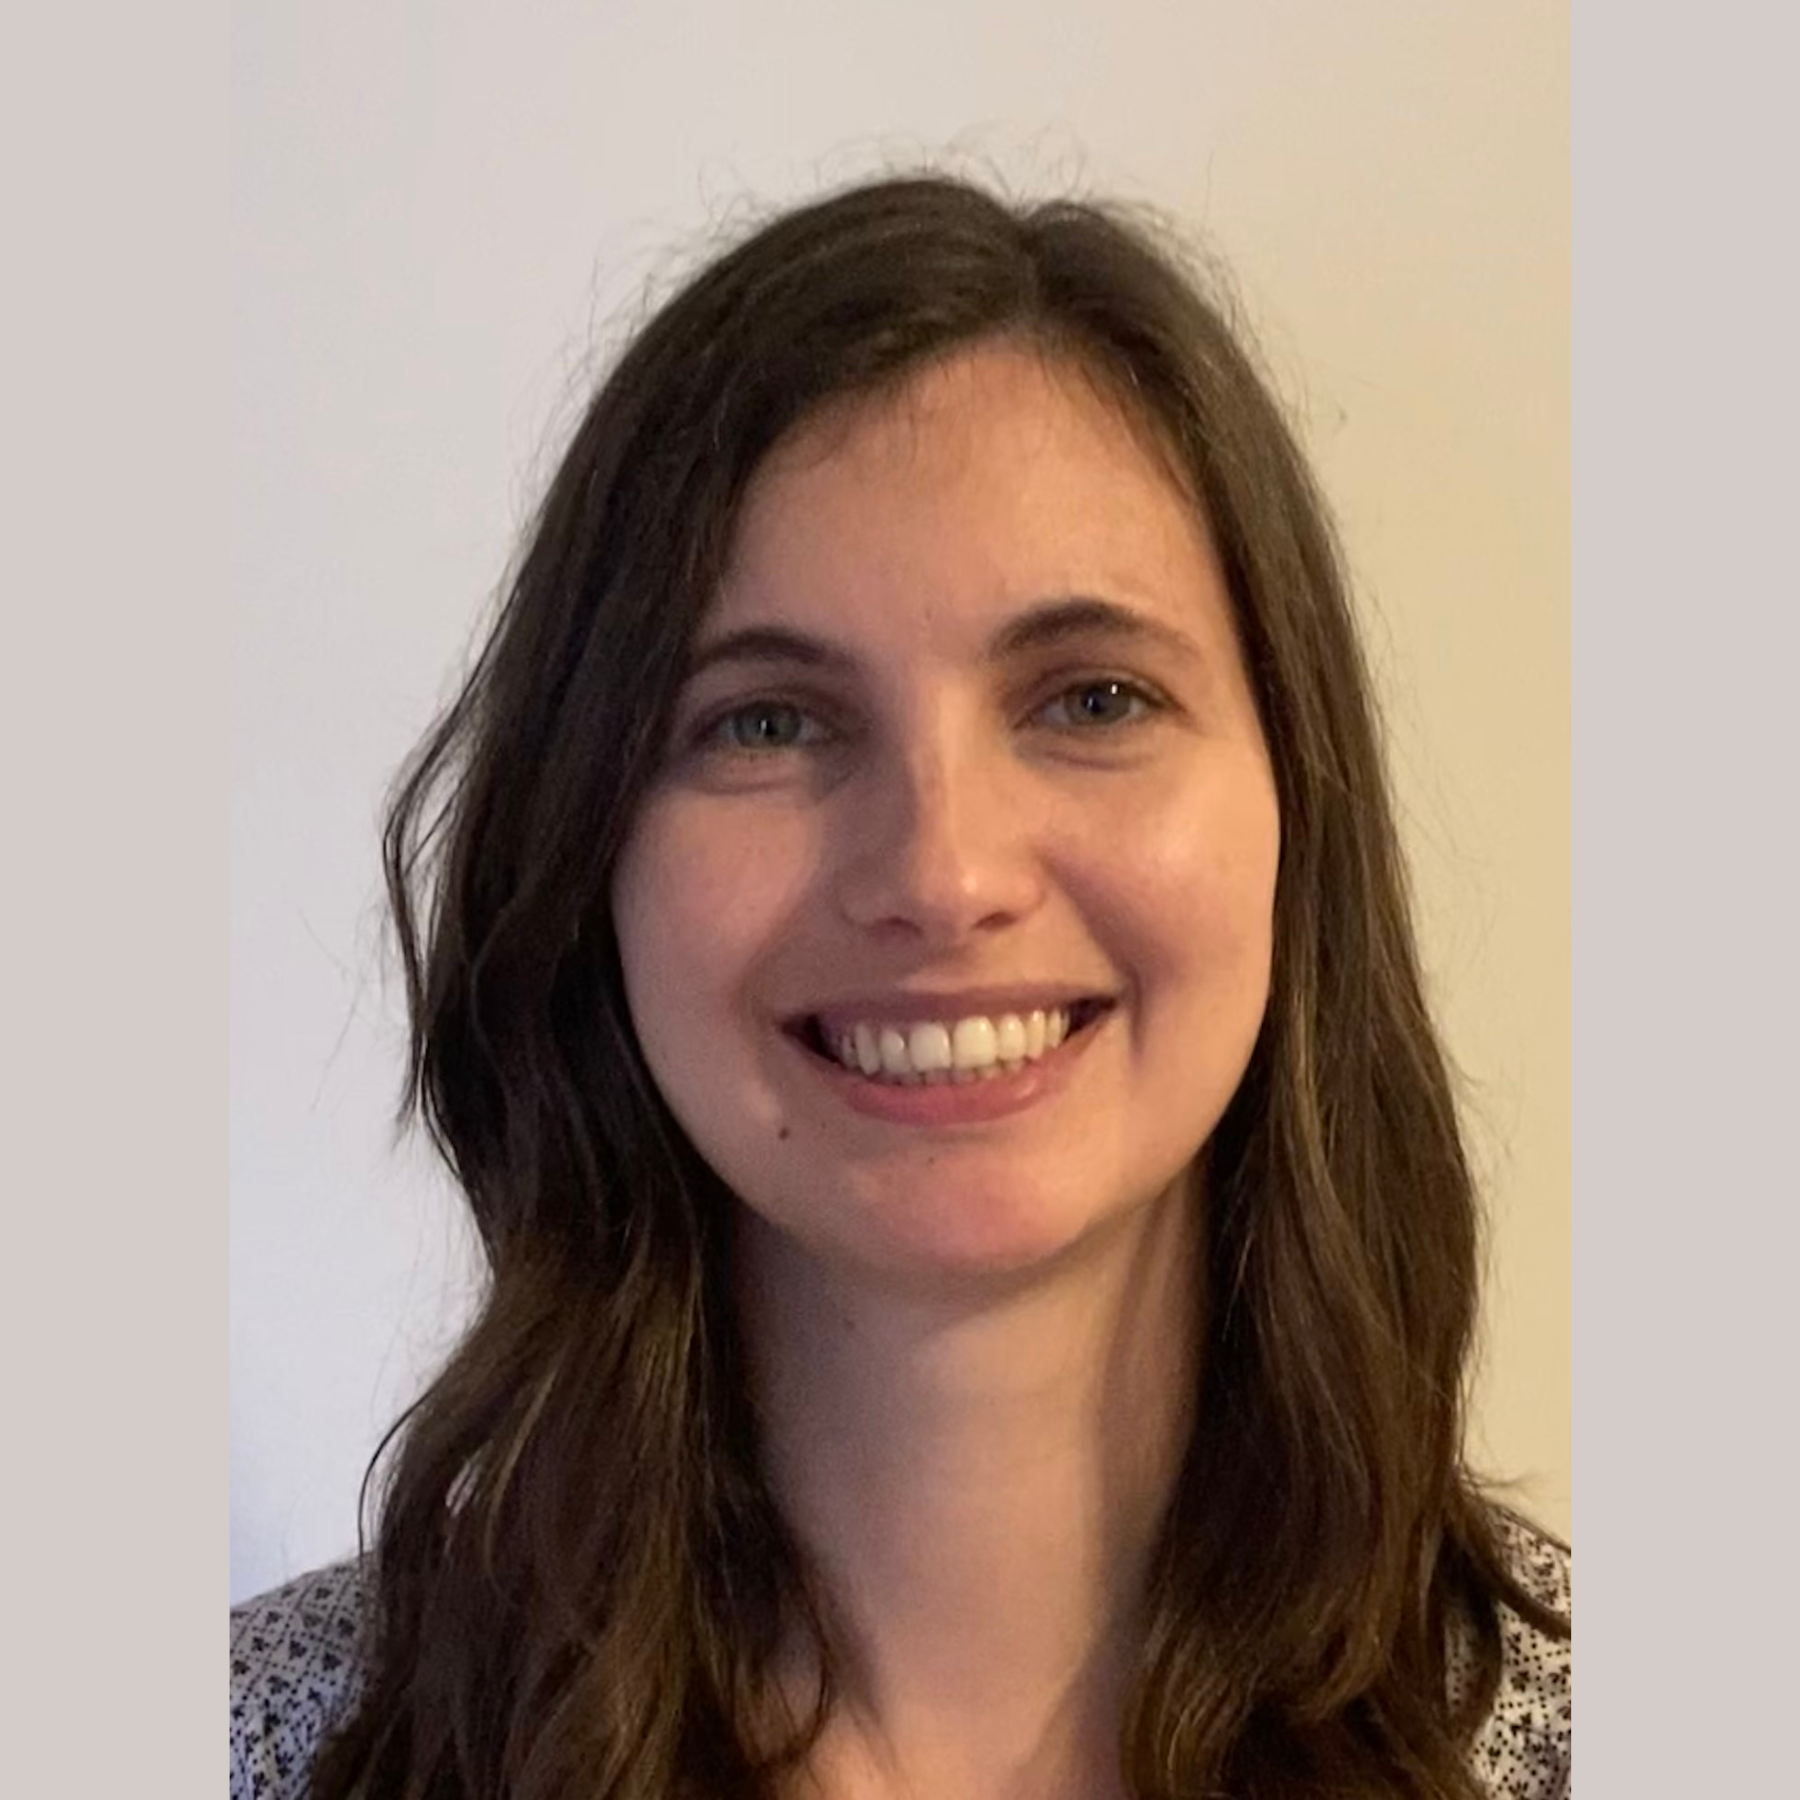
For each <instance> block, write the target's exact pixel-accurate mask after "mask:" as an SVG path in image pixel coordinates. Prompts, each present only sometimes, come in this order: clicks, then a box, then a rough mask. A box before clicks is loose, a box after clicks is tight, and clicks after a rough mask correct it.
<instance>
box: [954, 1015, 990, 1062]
mask: <svg viewBox="0 0 1800 1800" xmlns="http://www.w3.org/2000/svg"><path fill="white" fill-rule="evenodd" d="M999 1035H1000V1034H999V1033H998V1032H997V1031H996V1030H995V1029H994V1021H993V1020H992V1019H958V1020H957V1022H956V1029H955V1030H954V1031H953V1032H951V1034H950V1055H951V1058H952V1060H953V1061H954V1062H955V1064H956V1068H957V1071H958V1073H960V1072H961V1071H962V1070H964V1069H969V1070H975V1069H985V1068H986V1067H987V1066H988V1065H989V1064H990V1063H992V1062H994V1061H995V1060H996V1058H997V1057H998V1055H999V1050H998V1043H999Z"/></svg>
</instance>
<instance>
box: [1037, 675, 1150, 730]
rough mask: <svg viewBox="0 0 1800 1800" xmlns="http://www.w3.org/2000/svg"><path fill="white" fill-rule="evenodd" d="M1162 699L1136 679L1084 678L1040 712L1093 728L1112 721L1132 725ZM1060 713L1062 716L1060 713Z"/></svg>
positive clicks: (1053, 720) (1074, 726) (1061, 722)
mask: <svg viewBox="0 0 1800 1800" xmlns="http://www.w3.org/2000/svg"><path fill="white" fill-rule="evenodd" d="M1157 704H1158V702H1157V701H1156V699H1155V697H1154V696H1152V695H1151V694H1149V693H1147V692H1146V691H1145V690H1144V689H1143V688H1141V687H1139V686H1138V685H1137V683H1136V682H1133V681H1118V680H1113V679H1110V678H1109V679H1104V680H1099V681H1083V682H1079V683H1077V684H1076V685H1075V686H1074V687H1071V688H1064V689H1063V691H1062V692H1061V693H1060V694H1058V695H1057V696H1056V697H1055V698H1054V699H1053V700H1051V701H1049V702H1048V703H1047V704H1046V705H1045V706H1044V707H1043V709H1042V711H1041V712H1040V714H1039V716H1040V717H1047V718H1048V722H1049V723H1051V724H1053V725H1065V726H1068V727H1071V728H1072V729H1074V730H1076V731H1090V730H1093V729H1095V728H1096V727H1105V726H1109V725H1130V724H1134V723H1135V722H1136V721H1137V720H1139V719H1141V718H1143V717H1144V716H1145V715H1146V714H1147V713H1149V712H1151V711H1153V710H1155V708H1156V706H1157ZM1058 713H1060V715H1061V716H1060V717H1058V716H1057V715H1058Z"/></svg>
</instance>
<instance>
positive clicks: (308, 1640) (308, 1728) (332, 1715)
mask: <svg viewBox="0 0 1800 1800" xmlns="http://www.w3.org/2000/svg"><path fill="white" fill-rule="evenodd" d="M1500 1522H1501V1526H1502V1529H1503V1531H1504V1533H1505V1536H1506V1539H1507V1544H1508V1549H1509V1551H1510V1552H1511V1556H1512V1562H1513V1567H1514V1569H1515V1571H1516V1572H1517V1574H1518V1575H1519V1577H1520V1581H1521V1584H1522V1585H1523V1586H1524V1587H1525V1588H1526V1589H1527V1590H1528V1591H1529V1592H1530V1593H1532V1594H1534V1595H1535V1596H1536V1597H1537V1598H1538V1599H1540V1600H1543V1601H1546V1602H1547V1603H1548V1604H1549V1605H1551V1606H1552V1607H1554V1608H1555V1609H1556V1610H1557V1611H1558V1612H1560V1613H1562V1614H1563V1615H1564V1616H1565V1617H1566V1616H1568V1614H1569V1611H1570V1564H1571V1557H1570V1553H1569V1552H1568V1551H1567V1550H1565V1549H1564V1548H1563V1547H1562V1546H1561V1545H1560V1544H1558V1543H1555V1542H1554V1541H1553V1540H1551V1539H1550V1538H1547V1537H1544V1536H1542V1535H1541V1534H1539V1533H1538V1532H1536V1531H1533V1530H1532V1529H1531V1528H1530V1527H1528V1526H1526V1525H1523V1524H1521V1523H1519V1522H1517V1521H1515V1520H1514V1519H1512V1518H1511V1517H1510V1516H1509V1515H1506V1514H1502V1515H1500ZM373 1598H374V1596H373V1591H372V1587H371V1579H370V1571H369V1568H368V1565H367V1563H366V1562H365V1561H360V1560H359V1561H352V1562H344V1563H336V1564H334V1565H333V1566H332V1567H330V1568H327V1569H319V1570H316V1571H314V1573H312V1574H310V1575H302V1576H301V1577H300V1578H299V1579H298V1580H296V1581H290V1582H289V1583H288V1584H287V1585H286V1586H285V1587H280V1588H276V1589H275V1590H274V1591H273V1592H271V1593H267V1594H263V1595H260V1596H259V1597H258V1598H256V1599H254V1600H248V1601H246V1602H245V1603H244V1604H243V1605H242V1606H236V1607H233V1608H232V1610H231V1800H304V1796H305V1793H306V1782H307V1776H308V1775H309V1773H310V1772H311V1769H312V1762H313V1757H314V1755H315V1754H316V1752H317V1751H318V1748H319V1746H320V1744H321V1743H322V1742H323V1741H324V1739H325V1738H326V1737H327V1736H328V1735H329V1733H330V1732H331V1731H332V1730H333V1729H334V1728H335V1727H336V1726H337V1725H338V1724H339V1723H340V1722H342V1721H343V1720H344V1719H346V1718H347V1717H348V1716H349V1714H350V1712H351V1711H352V1709H353V1708H354V1707H355V1704H356V1701H357V1698H358V1697H359V1695H360V1694H361V1692H362V1686H363V1681H364V1677H365V1672H366V1656H367V1627H368V1620H369V1611H370V1607H371V1605H372V1602H373ZM1500 1626H1501V1651H1502V1662H1501V1669H1500V1686H1499V1689H1498V1692H1497V1693H1496V1695H1495V1699H1494V1706H1493V1710H1492V1711H1491V1712H1490V1713H1489V1715H1488V1717H1487V1720H1486V1721H1485V1723H1484V1724H1483V1725H1482V1727H1481V1730H1480V1731H1479V1733H1478V1734H1477V1735H1476V1739H1475V1744H1474V1747H1473V1750H1472V1752H1471V1760H1472V1762H1473V1766H1474V1769H1475V1772H1476V1773H1477V1774H1478V1775H1479V1776H1480V1777H1481V1779H1482V1781H1483V1783H1484V1784H1485V1785H1486V1787H1487V1789H1488V1792H1489V1793H1490V1794H1492V1795H1493V1796H1494V1800H1569V1796H1570V1777H1569V1767H1570V1760H1571V1754H1572V1752H1571V1745H1572V1739H1573V1730H1574V1712H1573V1695H1572V1689H1571V1683H1570V1647H1569V1645H1568V1644H1567V1643H1566V1642H1562V1641H1559V1640H1557V1639H1555V1638H1550V1637H1546V1636H1545V1635H1544V1634H1543V1633H1542V1632H1539V1631H1537V1630H1535V1629H1534V1628H1533V1627H1532V1626H1530V1625H1528V1624H1526V1623H1525V1621H1524V1620H1522V1619H1520V1618H1518V1617H1516V1616H1515V1615H1514V1614H1513V1613H1511V1612H1510V1611H1508V1610H1507V1609H1506V1608H1504V1607H1502V1608H1501V1611H1500ZM1470 1669H1471V1663H1470V1660H1469V1654H1468V1651H1467V1649H1466V1647H1465V1646H1463V1645H1462V1644H1461V1643H1460V1642H1458V1643H1455V1644H1453V1645H1452V1649H1451V1657H1450V1672H1449V1673H1450V1692H1451V1697H1452V1699H1454V1698H1456V1696H1457V1695H1458V1693H1459V1691H1461V1690H1462V1689H1463V1684H1464V1683H1465V1682H1466V1681H1467V1680H1468V1677H1469V1673H1470Z"/></svg>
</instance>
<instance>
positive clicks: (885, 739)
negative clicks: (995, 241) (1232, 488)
mask: <svg viewBox="0 0 1800 1800" xmlns="http://www.w3.org/2000/svg"><path fill="white" fill-rule="evenodd" d="M691 666H692V673H691V676H690V678H689V680H688V682H687V685H686V688H685V691H684V693H683V696H682V699H681V702H680V705H679V708H678V713H677V717H676V720H675V727H674V735H673V738H672V740H671V749H670V753H669V757H668V760H667V763H666V766H665V768H664V770H663V772H662V774H661V777H660V779H659V781H658V783H657V785H656V786H655V788H654V789H653V791H652V792H651V794H650V796H649V798H648V800H647V802H646V804H645V806H644V809H643V811H642V814H641V816H640V817H639V819H638V822H637V824H636V826H635V828H634V831H633V835H632V838H631V841H630V843H629V844H628V846H627V849H626V852H625V855H624V857H623V860H622V862H621V864H620V868H619V873H618V877H617V883H616V887H615V891H614V896H613V899H614V908H615V917H616V924H617V930H618V938H619V945H620V952H621V957H622V961H623V969H624V976H625V982H626V989H627V993H628V997H629V1000H630V1005H631V1012H632V1018H633V1020H634V1023H635V1025H636V1029H637V1032H638V1036H639V1038H640V1040H641V1042H642V1045H643V1049H644V1054H645V1056H646V1058H647V1059H648V1062H649V1066H650V1068H651V1070H652V1072H653V1074H654V1075H655V1078H656V1080H657V1083H658V1084H659V1086H660V1087H661V1089H662V1092H663V1094H664V1095H665V1097H666V1098H667V1100H668V1103H669V1105H670V1107H671V1108H672V1109H673V1111H674V1113H675V1115H676V1117H677V1118H678V1119H679V1120H680V1121H681V1124H682V1126H683V1127H684V1129H685V1130H686V1131H687V1133H688V1134H689V1136H690V1137H691V1138H692V1140H693V1142H694V1143H695V1145H696V1146H697V1147H698V1148H699V1150H700V1152H701V1153H702V1154H703V1155H704V1156H705V1157H706V1158H707V1160H708V1161H709V1162H710V1163H711V1164H712V1165H713V1167H714V1168H715V1169H716V1170H717V1171H718V1173H719V1174H720V1175H721V1176H722V1177H723V1179H724V1180H725V1182H726V1183H727V1184H728V1185H729V1186H730V1187H731V1188H732V1189H733V1191H734V1192H735V1193H736V1194H737V1195H738V1196H739V1197H740V1198H741V1200H742V1202H743V1204H744V1205H745V1206H747V1207H749V1208H750V1209H751V1210H752V1211H753V1212H754V1213H755V1214H757V1215H758V1216H759V1217H760V1218H761V1219H762V1220H763V1222H764V1223H765V1224H766V1225H768V1226H769V1227H772V1228H773V1229H774V1230H776V1231H777V1232H779V1233H782V1234H784V1235H785V1236H786V1237H787V1238H789V1239H791V1240H792V1241H793V1242H794V1244H796V1245H797V1246H798V1247H800V1248H801V1249H803V1250H805V1251H807V1252H809V1253H811V1254H813V1255H816V1256H820V1257H825V1258H830V1259H833V1260H834V1261H836V1262H838V1263H840V1264H844V1265H847V1266H854V1267H856V1268H859V1269H862V1270H865V1271H874V1272H880V1273H883V1274H886V1275H889V1276H899V1277H904V1278H908V1279H918V1278H921V1277H923V1278H930V1277H932V1276H934V1275H935V1276H946V1275H954V1276H967V1275H971V1274H979V1273H984V1272H1002V1271H1004V1272H1009V1273H1011V1272H1018V1271H1021V1270H1025V1269H1028V1268H1029V1267H1031V1266H1032V1265H1034V1264H1038V1263H1040V1262H1044V1261H1046V1260H1047V1259H1050V1258H1053V1257H1056V1256H1058V1255H1059V1253H1063V1252H1067V1251H1070V1250H1071V1249H1074V1248H1075V1247H1077V1246H1079V1245H1080V1244H1081V1243H1082V1242H1083V1241H1084V1240H1086V1239H1089V1238H1091V1237H1092V1236H1093V1235H1094V1234H1096V1233H1098V1232H1102V1231H1104V1230H1105V1229H1107V1228H1108V1227H1109V1226H1113V1225H1117V1224H1119V1223H1120V1222H1122V1221H1125V1220H1127V1219H1129V1218H1130V1217H1131V1215H1132V1214H1133V1213H1134V1212H1141V1211H1142V1210H1144V1209H1146V1208H1147V1207H1148V1206H1149V1204H1150V1203H1151V1202H1153V1201H1154V1200H1156V1199H1157V1198H1158V1197H1159V1196H1160V1195H1162V1194H1163V1193H1164V1192H1166V1191H1167V1189H1168V1187H1169V1185H1170V1183H1171V1182H1172V1181H1174V1180H1176V1179H1177V1178H1179V1177H1180V1176H1181V1174H1182V1172H1183V1171H1184V1170H1185V1169H1186V1168H1187V1167H1188V1166H1189V1165H1190V1163H1191V1162H1192V1159H1193V1158H1194V1155H1195V1153H1196V1151H1197V1150H1199V1148H1200V1147H1201V1146H1202V1145H1203V1144H1204V1142H1205V1141H1206V1139H1207V1137H1208V1135H1209V1134H1210V1133H1211V1131H1212V1130H1213V1127H1214V1126H1215V1124H1216V1123H1217V1122H1218V1119H1219V1116H1220V1114H1221V1113H1222V1112H1223V1110H1224V1108H1225V1105H1226V1103H1227V1101H1228V1100H1229V1099H1230V1097H1231V1094H1232V1092H1233V1090H1234V1089H1235V1088H1236V1086H1237V1083H1238V1081H1239V1079H1240V1077H1241V1076H1242V1074H1243V1071H1244V1068H1245V1065H1246V1063H1247V1061H1248V1059H1249V1056H1250V1051H1251V1046H1252V1044H1253V1042H1254V1040H1255V1038H1256V1034H1257V1031H1258V1028H1259V1026H1260V1024H1261V1021H1262V1016H1263V1011H1264V1007H1265V1004H1266V1002H1267V997H1268V983H1269V967H1270V951H1271V928H1272V913H1273V906H1274V895H1275V873H1276V862H1277V852H1278V838H1279V831H1278V821H1277V815H1276V798H1275V786H1274V781H1273V777H1272V774H1271V770H1270V765H1269V759H1268V754H1267V750H1266V747H1265V745H1264V742H1263V738H1262V734H1261V731H1260V728H1259V726H1258V721H1257V715H1256V709H1255V705H1254V702H1253V700H1252V697H1251V692H1250V688H1249V684H1248V681H1247V679H1246V676H1245V672H1244V669H1243V665H1242V661H1241V658H1240V656H1239V654H1238V650H1237V646H1236V643H1235V639H1234V633H1233V629H1232V623H1231V616H1230V610H1229V603H1228V600H1227V596H1226V592H1225V586H1224V582H1223V579H1222V576H1221V573H1220V570H1219V567H1218V563H1217V559H1216V556H1215V553H1214V550H1213V547H1212V545H1211V542H1210V540H1209V536H1208V533H1207V532H1206V530H1205V528H1204V526H1203V525H1202V523H1201V522H1200V521H1199V519H1198V518H1197V517H1196V515H1195V510H1194V508H1193V507H1192V506H1191V504H1190V503H1189V502H1188V501H1187V500H1186V499H1185V498H1184V497H1183V495H1182V494H1181V492H1180V491H1179V489H1178V488H1177V487H1176V486H1175V485H1174V484H1173V482H1172V481H1171V479H1170V477H1169V475H1168V474H1167V473H1166V471H1165V469H1164V468H1163V466H1162V465H1161V463H1160V462H1159V460H1158V459H1157V457H1156V455H1155V453H1154V452H1153V451H1152V450H1151V449H1149V448H1147V447H1146V444H1145V441H1144V439H1143V437H1142V436H1141V435H1140V434H1139V433H1138V432H1136V431H1134V430H1133V429H1132V427H1131V426H1129V425H1128V424H1127V423H1126V422H1125V421H1124V419H1123V418H1122V417H1121V416H1120V414H1119V412H1118V410H1117V409H1116V408H1115V407H1114V406H1113V405H1112V404H1110V403H1109V402H1108V401H1107V400H1105V399H1103V398H1101V397H1100V395H1099V394H1098V392H1097V391H1096V390H1095V389H1094V388H1093V387H1092V386H1091V385H1090V384H1089V383H1088V382H1087V381H1086V380H1085V379H1084V378H1083V377H1082V375H1080V374H1079V373H1078V372H1075V371H1073V370H1071V369H1069V368H1067V367H1065V366H1062V365H1060V364H1056V363H1053V362H1051V361H1049V360H1048V359H1046V358H1044V357H1042V356H1039V355H1037V354H1034V353H1032V352H1029V351H1026V350H1022V349H1018V348H1013V347H1008V346H998V345H996V346H986V347H982V348H980V349H976V350H972V351H969V352H966V353H964V354H961V355H959V356H957V357H956V358H954V359H953V360H951V361H949V362H946V363H944V364H941V365H938V366H935V367H933V368H932V369H930V370H929V371H928V372H926V373H924V374H922V375H921V376H919V377H917V378H916V379H915V380H913V381H912V382H911V384H910V385H908V386H906V387H905V388H904V389H902V390H901V391H900V392H899V393H898V394H896V395H893V396H887V397H883V398H880V399H877V400H874V401H867V402H861V403H858V404H856V405H854V406H851V407H848V408H841V409H839V410H838V411H836V412H835V413H833V414H831V415H829V416H827V417H825V418H823V419H821V420H819V421H818V422H816V423H813V424H810V425H808V426H807V427H805V428H804V429H802V430H801V431H800V432H798V433H797V434H796V435H795V436H794V437H793V438H792V439H790V440H789V441H788V442H787V443H785V444H784V445H783V446H782V447H781V448H779V449H778V450H777V452H776V453H775V454H774V456H773V457H772V458H771V459H770V460H769V462H768V463H767V464H766V465H765V467H764V468H763V469H762V470H761V472H760V473H759V475H758V477H757V479H756V481H755V482H754V484H753V486H752V489H751V492H750V494H749V496H748V500H747V503H746V506H745V509H744V512H743V515H742V519H741V523H740V526H739V532H738V537H737V540H736V543H735V547H734V555H733V560H732V564H731V568H730V571H729V573H728V576H727V578H726V580H725V582H724V583H723V586H722V588H721V591H720V593H719V595H718V598H717V601H716V603H715V604H714V606H713V607H712V609H711V611H710V613H709V614H708V615H707V617H706V618H705V620H704V622H703V624H702V625H701V627H700V630H699V632H698V634H697V639H696V643H695V646H694V651H693V655H692V660H691ZM1063 1032H1066V1034H1067V1035H1066V1036H1063V1037H1062V1041H1061V1042H1060V1043H1059V1042H1057V1039H1058V1037H1059V1035H1060V1034H1061V1033H1063ZM945 1063H948V1064H949V1065H950V1066H949V1067H948V1068H945V1067H943V1066H942V1065H943V1064H945ZM847 1065H850V1066H847Z"/></svg>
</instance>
